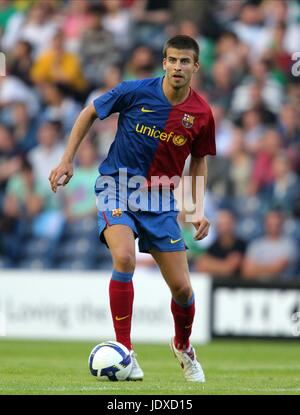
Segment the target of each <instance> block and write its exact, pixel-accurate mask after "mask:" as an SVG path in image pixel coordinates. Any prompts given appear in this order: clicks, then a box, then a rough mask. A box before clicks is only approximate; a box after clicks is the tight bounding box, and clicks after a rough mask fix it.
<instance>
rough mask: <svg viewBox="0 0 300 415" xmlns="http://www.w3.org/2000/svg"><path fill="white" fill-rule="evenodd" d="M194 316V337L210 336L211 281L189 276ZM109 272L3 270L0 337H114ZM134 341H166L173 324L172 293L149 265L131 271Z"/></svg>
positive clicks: (202, 340)
mask: <svg viewBox="0 0 300 415" xmlns="http://www.w3.org/2000/svg"><path fill="white" fill-rule="evenodd" d="M191 279H192V284H193V288H194V292H195V299H196V316H195V321H194V326H193V333H192V341H194V342H196V343H205V342H207V341H209V340H210V315H209V310H210V293H211V280H210V278H209V277H207V276H205V275H201V276H200V275H199V274H197V275H192V276H191ZM109 280H110V275H109V274H108V273H103V272H94V271H93V272H81V271H80V272H78V271H76V272H75V271H70V272H60V271H44V272H41V271H14V270H7V271H2V270H1V274H0V336H1V335H2V336H6V337H10V338H37V339H43V338H44V339H66V340H67V339H78V340H85V339H86V340H87V339H98V340H102V339H113V338H114V331H113V324H112V320H111V315H110V309H109V298H108V285H109ZM134 287H135V299H134V314H133V324H132V340H133V342H134V341H137V342H168V341H169V340H170V337H171V336H172V335H173V331H174V325H173V319H172V314H171V311H170V300H171V296H170V292H169V289H168V287H167V285H166V283H165V282H164V280H163V278H162V276H161V275H160V274H159V273H157V272H151V271H149V270H148V269H136V271H135V274H134Z"/></svg>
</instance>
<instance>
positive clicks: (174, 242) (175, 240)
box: [170, 238, 182, 244]
mask: <svg viewBox="0 0 300 415" xmlns="http://www.w3.org/2000/svg"><path fill="white" fill-rule="evenodd" d="M181 239H182V238H179V239H170V242H171V244H177V242H179V241H181Z"/></svg>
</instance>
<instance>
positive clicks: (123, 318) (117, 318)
mask: <svg viewBox="0 0 300 415" xmlns="http://www.w3.org/2000/svg"><path fill="white" fill-rule="evenodd" d="M129 315H130V314H127V316H124V317H119V316H116V320H117V321H121V320H125V318H127V317H129Z"/></svg>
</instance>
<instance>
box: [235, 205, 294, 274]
mask: <svg viewBox="0 0 300 415" xmlns="http://www.w3.org/2000/svg"><path fill="white" fill-rule="evenodd" d="M283 223H284V217H283V215H282V213H281V212H280V211H277V210H272V211H269V212H268V213H267V214H266V216H265V236H263V237H262V238H259V239H256V240H254V241H252V242H251V243H250V244H249V246H248V249H247V252H246V257H245V260H244V263H243V276H244V278H245V279H252V280H253V279H257V280H268V279H275V278H276V279H290V278H293V277H295V269H296V260H297V246H296V243H295V241H294V240H293V239H292V238H290V237H286V236H284V234H283Z"/></svg>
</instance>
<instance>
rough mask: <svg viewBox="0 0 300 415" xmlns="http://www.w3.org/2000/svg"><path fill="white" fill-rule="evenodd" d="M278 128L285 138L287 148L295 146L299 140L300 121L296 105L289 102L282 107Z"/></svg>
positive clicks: (284, 142)
mask: <svg viewBox="0 0 300 415" xmlns="http://www.w3.org/2000/svg"><path fill="white" fill-rule="evenodd" d="M277 128H278V131H279V133H280V135H281V136H282V139H283V146H284V147H285V148H294V146H296V145H297V143H298V142H299V137H300V121H299V118H298V117H297V112H296V109H295V107H294V106H293V105H292V104H290V103H288V104H285V105H283V106H282V107H281V110H280V113H279V117H278V123H277Z"/></svg>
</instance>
